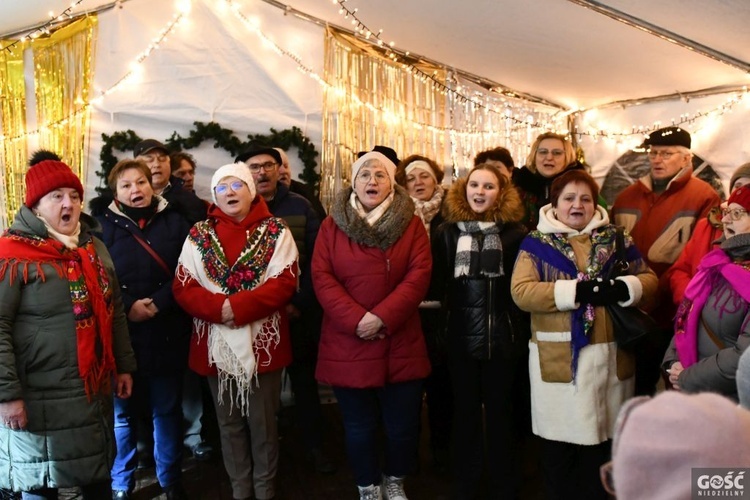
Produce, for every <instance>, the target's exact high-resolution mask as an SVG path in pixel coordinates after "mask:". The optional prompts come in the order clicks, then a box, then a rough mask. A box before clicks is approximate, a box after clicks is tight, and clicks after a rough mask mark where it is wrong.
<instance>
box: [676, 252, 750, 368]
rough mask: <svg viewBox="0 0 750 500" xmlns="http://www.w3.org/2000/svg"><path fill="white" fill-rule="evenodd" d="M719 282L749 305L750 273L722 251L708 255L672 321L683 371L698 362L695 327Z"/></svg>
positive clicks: (704, 258)
mask: <svg viewBox="0 0 750 500" xmlns="http://www.w3.org/2000/svg"><path fill="white" fill-rule="evenodd" d="M722 278H723V279H724V280H726V281H727V283H728V284H729V285H730V286H731V287H732V288H733V289H734V290H735V291H736V292H737V293H738V294H739V295H740V296H741V297H742V298H743V299H744V300H745V301H747V302H750V271H747V270H746V269H745V268H743V267H742V266H740V265H737V264H735V263H733V262H732V261H731V259H730V258H729V256H728V255H727V254H726V252H724V250H722V249H721V248H716V249H714V250H711V251H710V252H709V253H707V254H706V255H705V256H704V257H703V259H701V262H700V264H699V265H698V271H697V272H696V274H695V276H693V279H691V280H690V283H689V284H688V287H687V289H686V290H685V298H684V299H683V301H682V304H680V308H679V309H678V311H677V316H676V318H675V337H674V343H675V347H677V354H678V356H679V358H680V363H682V366H683V367H684V368H687V367H689V366H691V365H693V364H695V363H696V362H697V361H698V324H699V323H700V320H701V313H702V312H703V306H704V305H705V304H706V302H707V301H708V297H709V295H711V291H712V290H713V289H714V287H715V286H716V283H717V281H718V280H719V279H722Z"/></svg>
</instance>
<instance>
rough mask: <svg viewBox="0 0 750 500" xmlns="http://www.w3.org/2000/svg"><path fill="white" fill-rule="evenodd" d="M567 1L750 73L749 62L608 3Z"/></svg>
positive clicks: (588, 0)
mask: <svg viewBox="0 0 750 500" xmlns="http://www.w3.org/2000/svg"><path fill="white" fill-rule="evenodd" d="M568 1H569V2H571V3H574V4H576V5H580V6H581V7H585V8H587V9H591V10H593V11H594V12H598V13H599V14H603V15H605V16H607V17H610V18H612V19H614V20H615V21H619V22H621V23H623V24H627V25H628V26H631V27H633V28H637V29H639V30H641V31H645V32H646V33H648V34H650V35H654V36H656V37H659V38H661V39H662V40H664V41H666V42H669V43H673V44H675V45H677V46H679V47H682V48H684V49H688V50H691V51H693V52H696V53H698V54H701V55H703V56H706V57H710V58H711V59H714V60H716V61H719V62H721V63H724V64H727V65H729V66H732V67H734V68H738V69H740V70H742V71H744V72H745V73H750V63H747V62H745V61H742V60H740V59H737V58H736V57H733V56H730V55H728V54H724V53H723V52H719V51H718V50H715V49H712V48H711V47H707V46H705V45H703V44H701V43H698V42H696V41H695V40H691V39H689V38H685V37H684V36H681V35H678V34H677V33H675V32H673V31H669V30H667V29H664V28H662V27H660V26H656V25H655V24H651V23H649V22H647V21H644V20H643V19H640V18H637V17H635V16H631V15H630V14H626V13H625V12H622V11H620V10H617V9H614V8H612V7H610V6H608V5H603V4H601V3H599V2H596V1H594V0H568Z"/></svg>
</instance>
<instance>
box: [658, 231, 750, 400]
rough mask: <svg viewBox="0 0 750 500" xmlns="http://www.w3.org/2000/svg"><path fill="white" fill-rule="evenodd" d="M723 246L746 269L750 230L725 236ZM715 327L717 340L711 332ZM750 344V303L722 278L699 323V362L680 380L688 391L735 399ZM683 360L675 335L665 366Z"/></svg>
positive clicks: (686, 371)
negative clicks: (679, 354) (740, 370)
mask: <svg viewBox="0 0 750 500" xmlns="http://www.w3.org/2000/svg"><path fill="white" fill-rule="evenodd" d="M721 249H722V250H723V251H724V252H726V253H727V254H728V255H729V257H730V258H731V259H732V260H733V261H734V262H736V263H737V264H738V265H737V266H736V268H732V269H736V272H746V271H744V270H743V269H742V268H741V267H740V266H743V265H747V263H748V262H750V234H738V235H736V236H733V237H731V238H729V239H728V240H725V241H723V242H722V244H721ZM707 328H710V329H711V332H712V333H713V336H714V338H716V339H717V340H718V342H719V343H718V344H717V342H715V341H714V340H713V339H712V338H711V335H709V334H708V332H707V330H706V329H707ZM748 347H750V304H749V303H748V302H747V301H745V300H744V299H743V298H742V297H741V296H740V294H739V293H738V292H737V291H736V290H735V289H734V288H732V286H731V285H730V284H729V282H728V281H727V280H725V279H724V278H721V279H719V280H717V282H716V283H715V284H714V286H713V288H712V290H711V294H710V295H709V297H708V300H707V301H706V303H705V305H704V306H703V310H702V311H701V321H700V323H698V362H697V363H695V364H694V365H692V366H690V367H688V368H686V369H685V370H684V371H683V372H682V373H681V374H680V376H679V378H678V383H679V385H680V389H681V390H682V391H684V392H689V393H696V392H704V391H709V392H717V393H719V394H723V395H725V396H728V397H730V398H732V399H734V400H735V401H736V400H737V399H738V396H737V382H736V375H737V366H738V365H739V361H740V356H741V355H742V353H743V352H744V351H745V350H746V349H747V348H748ZM676 361H679V357H678V355H677V349H676V347H675V342H674V337H673V338H672V342H671V343H670V345H669V348H668V349H667V352H666V354H665V355H664V361H663V363H662V368H664V369H665V370H668V369H669V368H670V367H671V366H672V364H673V363H675V362H676Z"/></svg>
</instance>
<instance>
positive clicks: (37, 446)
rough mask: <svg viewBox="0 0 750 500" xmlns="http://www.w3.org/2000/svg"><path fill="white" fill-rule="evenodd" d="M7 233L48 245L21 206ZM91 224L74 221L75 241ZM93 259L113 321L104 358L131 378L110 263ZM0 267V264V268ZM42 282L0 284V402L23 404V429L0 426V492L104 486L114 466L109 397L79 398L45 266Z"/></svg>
mask: <svg viewBox="0 0 750 500" xmlns="http://www.w3.org/2000/svg"><path fill="white" fill-rule="evenodd" d="M11 229H12V230H15V231H19V232H23V233H30V234H33V235H38V236H42V237H48V233H47V229H46V228H45V226H44V224H43V223H42V221H41V220H39V219H38V218H37V217H36V216H35V215H34V214H33V213H32V211H31V210H30V209H28V208H27V207H25V206H23V207H21V209H20V211H19V212H18V214H17V215H16V218H15V220H14V222H13V225H12V226H11ZM95 229H96V222H95V221H94V220H93V219H92V218H90V217H89V216H87V215H86V214H82V215H81V236H80V241H82V242H85V241H88V238H90V237H91V232H92V230H95ZM94 241H95V247H96V251H97V253H98V255H99V257H100V258H101V260H102V262H104V265H105V266H106V268H107V273H108V276H109V279H110V283H111V285H112V286H111V288H112V291H113V299H114V307H115V316H114V318H113V322H112V323H113V325H112V335H113V339H112V350H113V354H114V358H115V362H116V365H117V371H118V373H130V372H133V371H135V368H136V363H135V356H134V355H133V350H132V348H131V347H130V339H129V338H128V329H127V322H126V318H125V313H124V311H123V307H122V301H121V299H120V295H119V290H120V287H119V286H118V284H117V278H116V276H115V272H114V265H113V264H112V259H111V258H110V256H109V253H108V252H107V249H106V247H105V246H104V244H103V243H102V242H101V241H99V240H96V239H95V240H94ZM1 264H3V263H2V262H0V265H1ZM42 267H43V272H44V279H43V278H42V276H40V275H39V274H38V272H37V269H36V266H34V265H31V266H28V277H27V279H23V275H22V273H21V272H20V271H21V270H20V269H19V273H18V275H17V276H15V277H14V279H13V283H12V284H11V282H10V277H11V272H9V271H8V272H6V273H5V275H4V276H3V279H2V281H0V402H6V401H13V400H17V399H23V401H24V403H25V406H26V414H27V417H28V427H27V428H26V429H25V430H23V431H20V430H15V431H14V430H11V429H9V428H8V427H5V426H2V425H1V424H0V488H7V489H11V490H14V491H28V490H33V489H38V488H42V487H51V488H59V487H62V488H65V487H72V486H80V485H86V484H92V483H96V482H101V481H108V480H109V478H110V467H111V465H112V461H113V459H114V453H115V440H114V430H113V425H114V418H113V404H112V401H113V396H112V394H111V393H109V394H106V395H92V399H91V401H89V400H88V398H87V396H86V391H85V389H84V384H83V380H82V379H81V377H80V376H79V374H78V354H77V343H76V327H75V320H74V317H73V303H72V301H71V298H70V289H69V285H68V281H67V280H65V279H61V278H60V276H59V275H58V274H57V272H56V271H55V270H54V269H53V268H52V266H51V265H49V264H43V265H42Z"/></svg>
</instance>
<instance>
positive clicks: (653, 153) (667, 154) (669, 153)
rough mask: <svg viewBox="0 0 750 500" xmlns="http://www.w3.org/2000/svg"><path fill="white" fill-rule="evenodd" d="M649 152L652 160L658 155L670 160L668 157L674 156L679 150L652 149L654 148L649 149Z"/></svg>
mask: <svg viewBox="0 0 750 500" xmlns="http://www.w3.org/2000/svg"><path fill="white" fill-rule="evenodd" d="M647 154H648V157H649V158H650V159H652V160H653V159H655V158H656V157H657V156H658V157H659V158H661V159H662V160H668V159H670V158H672V155H676V154H677V151H652V150H649V152H648V153H647Z"/></svg>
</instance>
